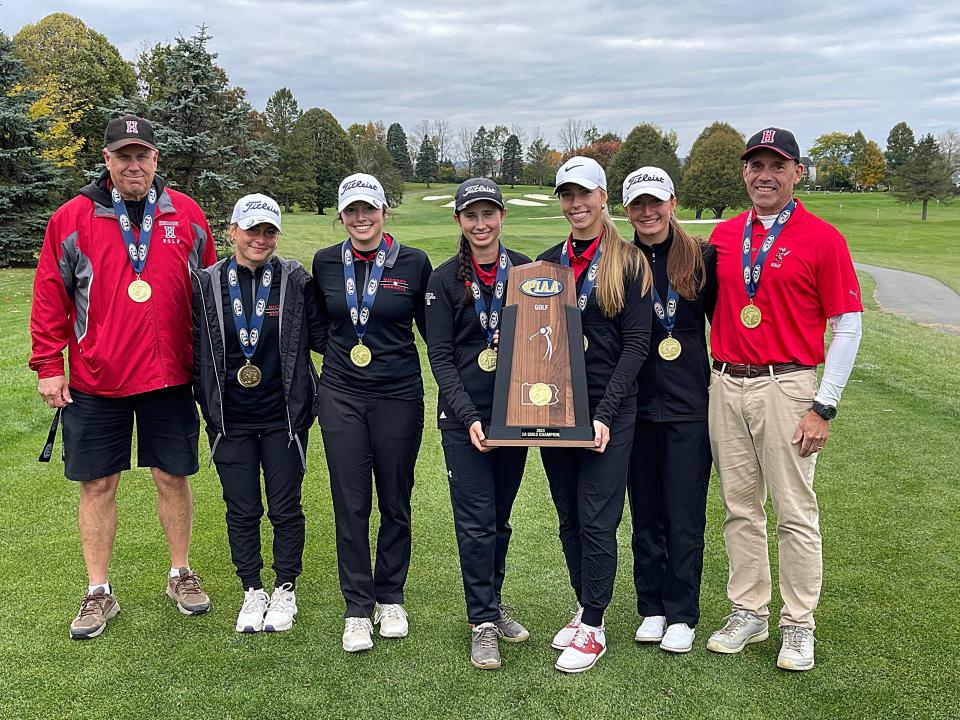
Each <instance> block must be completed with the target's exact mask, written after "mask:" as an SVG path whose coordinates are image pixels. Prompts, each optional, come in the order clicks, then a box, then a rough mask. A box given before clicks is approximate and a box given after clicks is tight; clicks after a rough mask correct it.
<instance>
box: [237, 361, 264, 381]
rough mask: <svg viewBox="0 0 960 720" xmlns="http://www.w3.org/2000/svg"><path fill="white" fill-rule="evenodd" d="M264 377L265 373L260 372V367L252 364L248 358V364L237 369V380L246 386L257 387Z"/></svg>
mask: <svg viewBox="0 0 960 720" xmlns="http://www.w3.org/2000/svg"><path fill="white" fill-rule="evenodd" d="M262 377H263V374H262V373H261V372H260V368H258V367H257V366H256V365H251V364H250V361H249V360H247V364H246V365H244V366H243V367H242V368H240V369H239V370H237V381H238V382H239V383H240V384H241V385H243V386H244V387H245V388H252V387H256V386H257V385H259V384H260V379H261V378H262Z"/></svg>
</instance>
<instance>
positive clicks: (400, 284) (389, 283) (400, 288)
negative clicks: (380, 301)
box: [380, 277, 410, 292]
mask: <svg viewBox="0 0 960 720" xmlns="http://www.w3.org/2000/svg"><path fill="white" fill-rule="evenodd" d="M380 287H381V288H383V289H384V290H394V291H397V292H406V291H407V290H409V289H410V284H409V283H408V282H407V281H406V280H404V279H403V278H392V277H384V278H383V280H381V281H380Z"/></svg>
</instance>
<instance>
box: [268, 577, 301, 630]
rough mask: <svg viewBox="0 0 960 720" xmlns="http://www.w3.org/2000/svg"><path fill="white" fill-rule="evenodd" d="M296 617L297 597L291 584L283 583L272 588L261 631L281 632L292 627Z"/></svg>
mask: <svg viewBox="0 0 960 720" xmlns="http://www.w3.org/2000/svg"><path fill="white" fill-rule="evenodd" d="M296 617H297V597H296V595H295V594H294V592H293V585H292V584H291V583H284V584H283V585H281V586H280V587H278V588H274V591H273V596H272V597H271V598H270V604H269V605H268V606H267V616H266V617H265V618H264V619H263V629H264V630H265V631H266V632H282V631H283V630H289V629H290V628H292V627H293V621H294V620H295V619H296Z"/></svg>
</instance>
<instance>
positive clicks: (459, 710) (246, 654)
mask: <svg viewBox="0 0 960 720" xmlns="http://www.w3.org/2000/svg"><path fill="white" fill-rule="evenodd" d="M451 189H452V188H445V190H447V192H443V191H442V190H443V189H437V188H431V189H430V190H429V191H425V190H422V189H419V188H417V189H414V190H409V191H408V193H407V196H406V197H407V203H406V204H405V206H404V207H402V208H400V209H398V210H397V211H395V212H394V213H393V220H391V222H390V227H391V229H392V230H393V231H394V232H395V233H396V234H397V237H398V238H400V240H401V241H402V242H408V243H410V244H414V245H417V246H420V247H423V248H425V249H426V250H428V252H430V254H431V256H432V257H433V259H434V262H439V261H440V260H442V259H444V258H445V257H447V256H448V255H450V254H451V253H452V252H453V248H454V240H455V232H454V226H453V223H452V220H451V219H450V212H451V210H450V209H449V208H438V207H436V206H437V205H439V204H441V202H446V201H440V202H423V201H422V200H420V199H419V198H420V197H422V196H423V195H425V194H450V192H449V191H450V190H451ZM524 191H525V192H536V190H532V189H529V188H528V189H525V190H524ZM830 197H834V198H836V197H838V196H822V197H818V198H816V200H815V201H813V200H812V201H811V204H812V205H813V204H814V202H823V203H828V201H829V198H830ZM843 200H844V213H848V205H847V202H848V201H847V197H846V196H845V197H844V198H843ZM858 200H859V198H858ZM891 207H892V206H891ZM815 209H816V210H817V211H818V212H823V210H824V209H823V208H821V207H815ZM837 209H838V208H837ZM555 210H556V204H555V203H551V208H521V207H514V206H511V210H510V216H509V217H508V218H507V233H506V238H507V241H508V242H509V244H510V245H511V246H513V247H515V248H517V249H520V250H522V251H525V252H527V253H528V254H535V253H536V252H538V251H539V250H540V249H542V248H544V247H546V246H547V245H548V244H549V243H552V242H553V241H554V240H556V239H557V238H559V237H560V236H561V235H562V234H563V232H564V229H563V228H564V224H563V222H562V221H553V220H534V219H533V218H535V217H542V216H547V215H556V214H558V213H557V212H555ZM893 211H894V212H895V208H893ZM862 212H866V210H863V211H862ZM824 214H825V215H827V216H828V217H829V216H830V213H829V212H824ZM845 222H846V220H844V221H841V222H839V223H838V224H840V226H841V228H842V229H843V230H844V231H845V232H848V229H847V228H846V226H845V224H844V223H845ZM860 222H862V223H863V224H864V225H868V223H869V218H864V219H862V220H861V221H860ZM892 222H893V221H892ZM943 222H944V223H945V224H949V223H950V222H953V223H954V225H953V226H954V227H956V221H943ZM893 224H896V223H895V222H893ZM884 226H886V223H884ZM285 227H286V232H285V233H284V236H283V238H282V239H281V249H282V251H283V253H284V254H286V255H289V256H292V257H297V258H300V259H301V260H303V261H304V262H305V263H308V262H309V259H310V257H311V255H312V253H313V252H314V251H315V249H316V248H318V247H320V246H321V245H327V244H329V243H331V242H335V241H337V240H339V239H341V237H342V233H341V232H340V231H339V230H338V229H336V228H334V226H333V225H332V224H331V222H330V220H329V219H322V218H321V219H320V221H319V223H318V221H317V218H316V217H315V216H311V215H305V214H304V215H290V216H288V217H286V218H285ZM917 227H919V224H917ZM928 227H934V225H932V224H930V225H928ZM864 232H866V231H864ZM922 232H927V231H926V229H923V230H922ZM851 235H853V236H854V237H855V236H856V233H855V232H854V233H851ZM852 243H853V241H852ZM919 257H920V256H919V255H918V258H919ZM873 261H878V260H877V259H876V258H873ZM31 280H32V273H31V272H29V271H23V270H17V271H11V270H5V271H0V323H2V326H3V327H4V328H5V330H6V332H5V333H3V334H2V335H0V393H2V397H3V398H4V401H3V402H4V410H5V413H4V414H5V416H6V422H5V423H4V424H3V425H2V427H0V449H2V451H3V455H4V456H5V457H7V458H8V472H7V476H6V479H5V482H4V483H2V485H0V529H2V532H0V543H2V547H0V550H2V552H0V592H2V593H3V597H4V598H5V602H4V604H3V607H4V609H5V613H4V618H5V622H6V627H5V631H4V632H3V633H0V658H3V664H4V672H3V677H4V682H3V687H4V691H3V693H2V694H0V717H24V718H87V717H115V718H139V717H157V718H184V717H190V718H206V717H211V718H213V717H216V718H221V717H222V718H247V717H253V716H258V717H266V716H274V715H278V716H281V717H290V718H317V717H319V718H327V717H330V718H340V717H343V718H407V717H411V718H434V717H462V718H502V717H511V718H513V717H529V718H540V717H563V718H571V717H579V716H585V717H590V718H599V717H617V718H626V717H637V718H645V717H649V718H658V719H659V718H688V717H708V718H741V717H751V718H784V717H803V718H827V717H829V718H832V719H837V720H839V719H840V718H875V717H890V718H954V717H956V715H957V708H958V707H960V690H958V688H957V681H958V678H960V662H958V660H957V657H958V653H957V647H958V646H960V626H958V623H957V621H956V614H957V585H958V570H957V568H958V567H960V550H958V543H957V528H958V527H960V477H958V451H957V442H956V438H957V436H958V433H960V397H958V393H957V392H956V377H955V370H956V368H957V366H958V363H960V338H955V337H952V336H948V335H946V334H943V333H940V332H937V331H934V330H930V329H925V328H920V327H917V326H915V325H913V324H911V323H909V322H907V321H905V320H902V319H900V318H898V317H894V316H890V315H885V314H881V313H879V312H877V311H876V308H875V305H872V306H870V307H869V308H868V310H867V313H866V318H865V333H864V340H863V344H862V347H861V351H860V356H859V358H858V362H857V367H856V370H855V371H854V374H853V377H852V380H851V383H850V385H849V387H848V389H847V392H846V394H845V396H844V402H843V406H842V408H841V413H840V415H839V416H838V418H837V419H836V420H835V421H834V422H833V423H832V425H833V428H832V430H833V434H832V435H831V441H830V446H829V448H828V450H827V451H826V452H825V453H824V455H823V457H822V458H821V460H820V462H819V464H818V472H817V489H818V494H819V498H820V504H821V522H822V526H823V531H824V558H825V582H824V592H823V599H822V602H821V605H820V609H819V612H818V616H817V617H818V623H819V625H818V630H817V636H818V640H819V644H818V647H817V653H818V654H817V668H816V669H815V670H814V671H812V672H809V673H802V674H787V673H784V672H781V671H778V670H777V669H776V668H775V667H774V661H775V659H776V654H777V650H778V643H777V642H776V640H775V639H774V638H771V639H770V640H769V641H767V642H766V643H762V644H760V645H754V646H751V647H750V648H748V649H747V650H746V651H745V652H744V653H742V654H741V655H739V656H733V657H721V656H718V655H714V654H712V653H709V652H707V651H706V650H705V648H704V643H705V640H706V635H707V634H708V633H709V632H710V630H711V629H713V628H715V627H716V626H717V625H718V624H720V623H721V622H722V619H723V617H724V615H725V613H726V612H727V602H726V600H725V592H724V590H725V583H726V572H727V567H726V554H725V552H724V547H723V542H722V537H721V527H720V526H721V522H722V510H721V507H720V501H719V493H718V485H717V483H716V478H714V481H713V483H712V486H711V489H710V495H709V507H708V525H707V541H706V552H705V567H704V577H703V589H702V611H703V618H702V624H701V626H700V629H699V636H698V638H697V643H696V646H695V649H694V650H693V652H691V653H690V654H689V655H687V656H682V657H675V656H670V655H668V654H666V653H663V652H661V651H659V650H657V649H656V648H653V647H637V646H636V645H635V643H634V642H633V640H632V637H633V631H634V630H635V628H636V623H637V617H636V612H635V605H634V596H633V592H632V583H631V575H630V562H629V544H628V526H629V523H628V521H626V520H625V523H624V525H623V527H622V528H621V543H620V549H621V558H622V560H623V562H622V563H621V566H620V570H619V573H618V577H617V587H616V593H615V596H614V600H613V604H612V605H611V607H610V610H609V612H608V614H607V626H608V639H609V644H610V649H609V651H608V653H607V655H606V656H605V657H604V659H603V660H602V661H601V663H600V664H599V665H598V667H597V668H595V669H594V670H593V671H591V672H589V673H586V674H584V675H582V676H574V677H568V676H562V675H561V674H559V673H557V672H556V671H555V670H554V669H553V662H554V661H555V659H556V652H555V651H553V650H551V649H550V647H549V640H550V637H551V636H552V634H553V632H554V631H555V630H556V629H557V628H558V627H559V626H560V625H562V624H563V623H564V622H565V621H566V619H567V616H568V613H569V611H570V610H571V608H572V604H573V597H572V593H571V591H570V590H569V588H568V586H567V581H566V573H565V570H564V565H563V560H562V556H561V552H560V546H559V542H558V540H557V537H556V516H555V513H554V510H553V507H552V504H551V502H550V498H549V493H548V491H547V485H546V479H545V477H544V474H543V470H542V467H541V465H540V461H539V458H538V457H537V454H536V452H532V453H531V456H530V460H529V462H528V469H527V474H526V477H525V479H524V484H523V486H522V488H521V491H520V496H519V498H518V501H517V504H516V508H515V512H514V518H513V525H514V528H515V532H514V539H513V543H512V548H511V554H510V557H509V569H508V576H507V584H506V599H507V601H509V602H511V603H512V604H514V605H515V606H516V607H517V609H518V614H519V617H520V618H521V620H522V621H523V622H524V623H525V624H526V625H527V626H528V627H529V629H530V630H531V633H532V639H531V640H530V642H528V643H526V644H522V645H504V646H503V655H504V666H503V668H502V669H501V670H500V671H499V672H490V673H482V672H479V671H476V670H474V669H473V668H472V667H471V666H470V664H469V662H468V660H467V657H468V642H469V640H468V636H469V633H468V628H467V625H466V623H465V620H464V608H463V597H462V585H461V580H460V575H459V568H458V562H457V554H456V545H455V540H454V535H453V526H452V519H451V511H450V502H449V497H448V492H447V486H446V476H445V471H444V468H443V459H442V454H441V451H440V446H439V437H438V433H437V431H436V430H435V429H434V428H432V424H433V423H432V421H431V420H432V418H433V417H434V408H435V393H436V389H435V386H434V384H433V381H432V378H430V377H429V374H428V375H427V377H426V378H425V380H426V385H427V428H428V429H427V432H426V433H425V436H424V442H423V447H422V450H421V453H420V459H419V463H418V467H417V485H416V487H415V489H414V515H413V517H414V552H413V563H412V566H411V570H410V579H409V582H408V586H407V599H406V604H407V607H408V608H409V610H410V613H411V624H412V634H411V636H410V637H409V638H407V639H405V640H402V641H382V642H377V644H376V647H375V648H374V650H373V651H372V652H370V653H367V654H365V655H360V656H349V655H347V654H345V653H343V652H342V651H341V650H340V646H339V636H340V632H341V628H342V625H341V619H340V615H341V611H342V600H341V597H340V594H339V588H338V585H337V577H336V558H335V553H334V538H333V517H332V510H331V503H330V491H329V484H328V477H327V474H326V469H325V466H324V463H323V459H322V458H323V455H322V447H321V441H320V433H319V432H317V431H316V429H315V430H314V431H313V433H312V437H311V444H310V448H309V458H308V459H309V463H310V470H309V473H308V476H307V478H306V481H305V484H304V500H305V512H306V515H307V533H308V536H307V548H306V554H305V561H304V575H303V577H302V579H301V582H300V584H299V587H298V590H299V592H298V599H299V604H300V617H299V622H298V623H297V626H296V627H295V629H294V631H293V632H291V633H289V634H283V635H278V636H253V637H240V636H238V635H236V634H235V633H234V632H233V622H234V619H235V614H236V611H237V609H238V604H239V598H240V596H239V592H240V589H239V587H238V583H237V581H236V578H235V576H234V574H233V568H232V565H231V563H230V558H229V550H228V545H227V540H226V532H225V525H224V519H223V513H224V509H223V503H222V500H221V498H220V493H219V484H218V480H217V476H216V473H215V472H214V471H213V469H207V468H205V467H204V468H203V469H202V470H201V472H200V473H199V474H198V475H197V476H196V477H195V478H194V479H193V487H194V493H195V517H194V528H195V529H194V540H193V548H192V553H191V555H192V565H193V566H194V567H195V568H196V569H197V570H198V571H199V572H200V573H201V574H202V575H203V576H204V578H205V587H206V589H207V590H208V591H209V592H210V594H211V596H212V597H213V602H214V609H213V611H212V612H211V613H210V614H208V615H206V616H203V617H198V618H186V617H183V616H181V615H180V614H179V613H178V612H176V610H175V609H174V608H173V607H172V605H170V604H169V602H168V601H167V600H166V598H165V597H164V595H163V587H164V574H165V572H166V568H167V556H166V549H165V543H164V541H163V537H162V533H161V531H160V528H159V524H158V522H157V520H156V509H155V491H154V489H153V486H152V481H151V480H150V477H149V474H148V472H147V471H145V470H136V471H133V472H129V473H126V474H125V476H124V479H123V481H122V483H121V489H120V496H119V513H120V530H119V534H118V539H117V544H116V548H115V553H114V561H113V565H112V572H111V579H112V581H113V583H114V585H115V587H116V592H117V595H118V599H119V601H120V603H121V605H122V607H123V612H122V614H121V615H120V616H118V617H117V618H116V619H115V620H113V621H111V623H110V627H109V629H108V630H107V631H106V633H105V634H104V635H103V636H102V637H100V638H98V639H96V640H94V641H90V642H86V643H81V642H75V641H71V640H69V639H68V638H67V624H68V623H69V621H70V619H71V618H72V617H73V615H74V613H75V612H76V608H77V604H78V602H79V599H80V596H81V594H82V591H83V588H84V585H85V578H84V572H83V561H82V556H81V552H80V543H79V539H78V536H77V531H76V496H77V488H76V486H75V485H74V484H71V483H69V482H67V481H66V480H64V479H63V477H62V464H61V463H60V462H59V460H57V459H55V460H54V461H53V462H52V463H50V465H49V466H47V465H40V464H38V463H37V462H36V456H37V454H38V453H39V451H40V447H41V445H42V444H43V439H44V437H45V435H46V431H47V427H48V424H49V421H50V417H51V414H50V412H49V411H48V410H47V409H46V408H45V407H43V406H42V404H41V402H40V400H39V399H38V397H37V396H36V392H35V386H36V380H35V376H34V375H33V374H32V373H31V372H30V371H29V370H28V369H27V368H26V360H27V354H28V347H29V329H28V316H29V306H30V287H31ZM861 281H862V282H863V284H864V296H865V297H867V298H869V297H872V283H871V282H870V280H869V278H868V277H867V276H862V277H861ZM424 367H426V365H424ZM58 448H59V441H58ZM208 454H209V451H208V449H207V448H206V447H205V445H203V444H201V457H202V458H204V460H205V459H206V457H207V456H208ZM771 515H772V513H771ZM771 527H772V517H771ZM264 535H265V538H266V540H267V542H265V545H266V546H267V547H269V542H268V541H269V524H268V523H265V524H264ZM774 542H775V541H772V544H773V543H774ZM772 549H773V548H772ZM267 564H268V566H269V558H268V559H267ZM268 577H269V573H265V577H264V579H265V580H266V579H267V578H268ZM773 607H774V609H776V608H779V598H777V597H775V598H774V603H773Z"/></svg>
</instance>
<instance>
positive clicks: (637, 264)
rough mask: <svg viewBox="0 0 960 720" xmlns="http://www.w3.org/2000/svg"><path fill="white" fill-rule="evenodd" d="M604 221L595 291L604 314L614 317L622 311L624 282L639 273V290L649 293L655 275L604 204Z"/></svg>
mask: <svg viewBox="0 0 960 720" xmlns="http://www.w3.org/2000/svg"><path fill="white" fill-rule="evenodd" d="M600 218H601V221H602V223H603V257H602V258H601V259H600V265H599V267H598V268H597V285H596V287H595V288H594V293H596V296H597V305H599V306H600V312H602V313H603V315H604V317H608V318H612V317H614V316H616V315H617V314H618V313H619V312H620V311H621V310H623V304H624V295H623V290H624V284H625V283H624V281H625V280H628V279H634V278H636V277H637V276H638V275H639V276H640V293H641V295H646V294H647V293H648V292H650V286H651V284H652V280H651V278H652V275H653V273H651V272H650V264H649V263H648V262H647V258H646V256H644V254H643V253H642V252H640V250H638V249H637V247H636V246H635V245H634V244H633V243H631V242H627V241H626V240H624V239H623V236H622V235H620V231H619V230H618V229H617V225H616V223H615V222H614V220H613V217H611V215H610V213H609V212H608V211H607V208H606V207H603V209H601V211H600Z"/></svg>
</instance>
